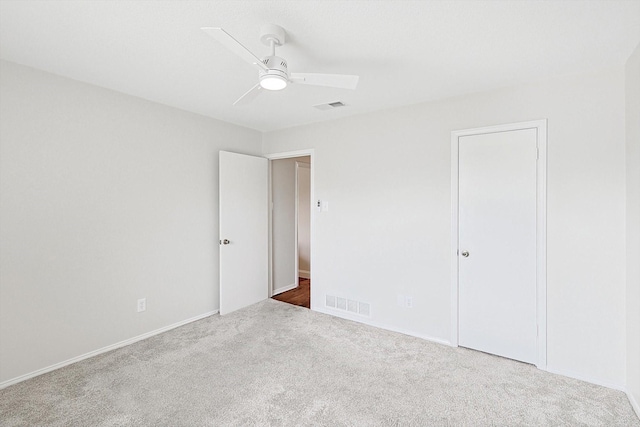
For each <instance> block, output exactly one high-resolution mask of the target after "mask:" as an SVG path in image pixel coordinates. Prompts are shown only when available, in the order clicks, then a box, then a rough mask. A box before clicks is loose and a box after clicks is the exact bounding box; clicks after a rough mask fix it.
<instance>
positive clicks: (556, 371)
mask: <svg viewBox="0 0 640 427" xmlns="http://www.w3.org/2000/svg"><path fill="white" fill-rule="evenodd" d="M546 371H547V372H551V373H552V374H558V375H562V376H564V377H569V378H573V379H576V380H580V381H585V382H588V383H591V384H595V385H601V386H603V387H607V388H612V389H614V390H620V391H624V392H625V393H626V391H627V390H626V387H625V386H624V384H618V383H613V382H611V381H606V380H602V379H600V378H594V377H591V376H589V375H584V374H579V373H577V372H573V371H569V370H566V369H557V368H554V367H551V366H549V364H547V369H546Z"/></svg>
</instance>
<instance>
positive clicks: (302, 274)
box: [298, 270, 311, 279]
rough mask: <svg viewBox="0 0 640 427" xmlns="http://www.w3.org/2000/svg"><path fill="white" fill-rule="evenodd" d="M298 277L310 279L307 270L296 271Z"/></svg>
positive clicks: (309, 273)
mask: <svg viewBox="0 0 640 427" xmlns="http://www.w3.org/2000/svg"><path fill="white" fill-rule="evenodd" d="M298 276H299V277H302V278H304V279H311V272H310V271H308V270H298Z"/></svg>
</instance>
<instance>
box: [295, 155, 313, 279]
mask: <svg viewBox="0 0 640 427" xmlns="http://www.w3.org/2000/svg"><path fill="white" fill-rule="evenodd" d="M309 162H310V158H309V157H306V161H305V162H300V163H299V164H298V276H300V277H306V278H310V272H311V211H310V208H311V165H310V164H309ZM300 165H302V166H300ZM305 165H306V166H305Z"/></svg>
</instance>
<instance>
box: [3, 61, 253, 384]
mask: <svg viewBox="0 0 640 427" xmlns="http://www.w3.org/2000/svg"><path fill="white" fill-rule="evenodd" d="M0 116H1V117H2V120H1V125H0V126H1V127H0V162H1V163H0V174H1V175H0V204H1V205H2V210H1V211H0V230H1V239H0V242H1V243H0V346H1V351H0V382H4V381H8V380H10V379H13V378H16V377H18V376H21V375H25V374H28V373H30V372H33V371H36V370H38V369H43V368H46V367H48V366H50V365H53V364H56V363H60V362H63V361H65V360H68V359H70V358H73V357H76V356H79V355H82V354H84V353H87V352H90V351H94V350H97V349H100V348H102V347H105V346H108V345H112V344H114V343H117V342H120V341H122V340H125V339H129V338H131V337H135V336H138V335H140V334H143V333H146V332H149V331H153V330H156V329H159V328H162V327H165V326H168V325H171V324H174V323H177V322H180V321H183V320H185V319H189V318H192V317H195V316H198V315H202V314H204V313H207V312H211V311H213V310H216V309H218V242H217V240H218V229H217V228H218V218H217V215H218V206H217V199H218V183H217V182H218V166H217V165H218V150H221V149H226V150H233V151H238V152H245V153H247V154H257V153H259V152H260V151H261V135H260V133H259V132H255V131H252V130H248V129H244V128H241V127H238V126H235V125H230V124H226V123H223V122H220V121H216V120H213V119H209V118H206V117H202V116H198V115H195V114H192V113H187V112H184V111H181V110H176V109H173V108H169V107H165V106H162V105H159V104H154V103H151V102H148V101H144V100H141V99H138V98H134V97H130V96H127V95H123V94H120V93H117V92H113V91H109V90H105V89H101V88H98V87H95V86H90V85H87V84H83V83H79V82H76V81H72V80H68V79H65V78H61V77H57V76H54V75H52V74H48V73H44V72H41V71H37V70H34V69H31V68H27V67H23V66H19V65H16V64H12V63H8V62H4V61H3V62H1V63H0ZM142 297H146V298H147V311H146V312H143V313H140V314H138V313H136V300H137V299H138V298H142Z"/></svg>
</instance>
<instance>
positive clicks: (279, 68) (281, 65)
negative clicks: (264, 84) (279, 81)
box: [258, 56, 289, 80]
mask: <svg viewBox="0 0 640 427" xmlns="http://www.w3.org/2000/svg"><path fill="white" fill-rule="evenodd" d="M262 63H263V64H264V65H266V66H267V67H268V68H269V70H267V71H263V70H259V71H258V72H259V73H260V77H261V78H262V76H274V75H276V76H280V77H283V78H285V79H287V80H289V68H288V67H287V61H286V60H285V59H284V58H280V57H279V56H265V57H264V58H262Z"/></svg>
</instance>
